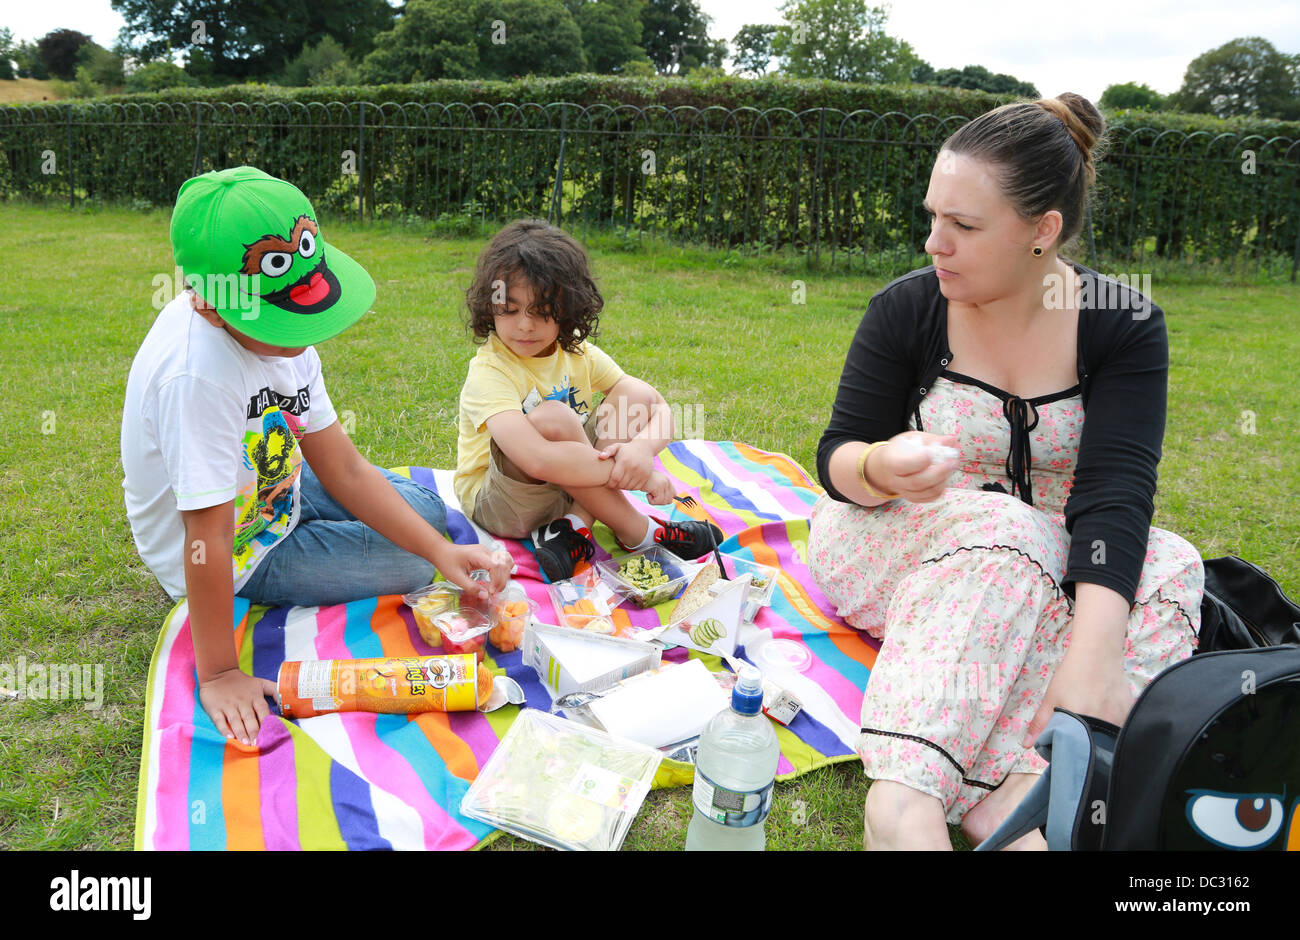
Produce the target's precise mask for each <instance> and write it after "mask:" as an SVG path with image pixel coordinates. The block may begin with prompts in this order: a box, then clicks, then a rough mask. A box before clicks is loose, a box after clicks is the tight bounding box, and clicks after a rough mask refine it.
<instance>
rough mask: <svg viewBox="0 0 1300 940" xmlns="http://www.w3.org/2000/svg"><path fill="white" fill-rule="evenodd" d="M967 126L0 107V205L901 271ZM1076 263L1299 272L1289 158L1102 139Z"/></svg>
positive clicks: (1295, 153)
mask: <svg viewBox="0 0 1300 940" xmlns="http://www.w3.org/2000/svg"><path fill="white" fill-rule="evenodd" d="M967 120H968V118H967V117H962V116H949V117H939V116H935V115H931V114H919V115H907V114H901V113H898V112H890V113H887V114H877V113H874V112H870V111H853V112H845V111H841V110H837V109H829V108H818V109H811V110H806V111H802V112H794V111H791V110H787V109H769V110H758V109H755V108H750V107H741V108H735V109H726V108H721V107H710V108H694V107H677V108H671V109H669V108H665V107H657V106H652V107H644V108H641V107H633V106H630V105H621V106H611V105H588V106H580V105H575V104H570V103H553V104H496V105H489V104H457V103H453V104H417V103H408V104H394V103H388V104H376V103H373V102H352V103H341V102H330V103H320V102H313V103H300V102H254V103H209V102H187V103H171V104H168V103H151V104H134V103H133V104H121V103H113V104H103V103H100V104H95V103H86V104H59V105H44V106H36V107H4V108H0V152H2V153H3V159H2V160H0V194H3V196H4V197H5V198H7V199H27V200H39V201H49V200H66V201H67V202H68V204H70V205H75V204H76V203H77V202H78V201H80V200H90V201H101V202H109V203H121V204H127V205H132V204H135V205H143V204H145V203H148V204H151V205H158V206H166V205H170V204H171V203H172V201H173V200H174V199H175V196H176V191H177V189H178V188H179V186H180V184H181V183H182V182H183V181H184V180H185V179H187V178H188V177H190V176H192V175H195V174H197V173H201V172H204V171H206V170H211V169H218V168H223V167H228V166H234V165H238V164H241V163H249V164H253V165H255V166H258V167H260V168H262V169H264V170H266V171H267V172H269V173H272V174H274V175H277V176H281V177H283V178H286V179H289V180H291V181H293V182H294V183H295V184H296V185H298V186H299V188H301V189H302V190H303V191H304V192H306V193H307V195H308V196H309V197H310V198H311V199H312V201H313V203H314V204H315V205H316V207H317V209H318V211H323V212H325V213H326V214H328V213H336V214H338V213H346V214H348V215H350V216H354V217H356V218H358V219H423V220H441V221H443V222H447V221H449V220H450V221H452V222H454V221H455V220H468V221H472V220H481V221H494V220H506V219H511V218H517V217H519V216H521V215H533V216H544V217H548V218H550V219H551V220H552V221H554V222H556V223H557V224H562V225H565V226H567V227H569V228H572V229H575V230H580V229H588V230H590V229H616V230H622V231H625V232H630V233H635V234H636V235H638V236H658V237H662V238H666V239H669V240H672V241H675V242H680V243H684V244H685V243H701V244H707V245H711V246H715V247H721V248H727V249H731V250H735V251H739V252H745V253H764V252H781V251H788V252H794V253H798V254H803V255H806V256H808V258H809V259H810V260H812V261H816V262H817V263H819V264H820V263H824V262H826V261H829V263H830V264H831V265H832V266H847V267H849V268H863V269H867V268H870V269H871V270H873V271H877V272H881V273H884V272H891V271H892V272H902V271H906V270H908V269H909V268H910V267H912V266H915V265H916V264H917V263H918V261H919V262H920V263H924V261H923V260H922V256H923V248H922V246H923V244H924V241H925V237H926V234H927V233H928V229H929V224H928V221H927V219H926V216H925V213H924V211H923V209H922V208H921V201H922V198H923V197H924V195H925V190H926V188H927V186H928V184H929V176H930V169H931V166H932V164H933V160H934V157H935V154H936V152H937V150H938V147H939V145H940V144H941V143H942V142H943V140H944V139H946V138H947V136H948V135H950V134H951V133H952V132H953V131H954V130H956V129H957V128H958V127H959V126H961V125H962V124H963V123H965V122H966V121H967ZM1081 240H1082V252H1081V253H1082V255H1083V257H1084V258H1085V259H1086V260H1088V261H1089V262H1091V263H1093V264H1094V265H1099V264H1103V263H1104V264H1109V265H1111V266H1112V268H1109V269H1108V270H1113V266H1115V265H1121V266H1123V268H1122V269H1123V270H1126V271H1127V270H1150V269H1151V268H1152V267H1159V266H1161V265H1185V266H1189V267H1192V268H1197V269H1204V270H1211V271H1214V270H1232V271H1235V272H1244V273H1261V272H1263V273H1267V274H1272V275H1276V274H1285V273H1287V272H1288V271H1289V273H1290V276H1291V279H1292V281H1294V280H1295V277H1296V270H1297V267H1298V266H1300V141H1297V140H1293V139H1290V138H1282V137H1272V138H1265V137H1263V136H1259V135H1249V136H1243V135H1238V134H1229V133H1221V134H1217V135H1215V134H1210V133H1206V132H1203V131H1201V132H1195V133H1186V132H1182V131H1172V130H1160V129H1155V128H1149V127H1138V128H1125V127H1120V128H1116V129H1112V132H1111V138H1110V152H1109V154H1108V155H1107V156H1106V158H1105V159H1104V160H1102V161H1101V163H1100V164H1099V168H1098V189H1097V193H1096V199H1095V200H1094V205H1093V208H1092V210H1091V213H1090V217H1089V219H1088V220H1087V224H1086V225H1085V231H1084V234H1083V235H1082V236H1081Z"/></svg>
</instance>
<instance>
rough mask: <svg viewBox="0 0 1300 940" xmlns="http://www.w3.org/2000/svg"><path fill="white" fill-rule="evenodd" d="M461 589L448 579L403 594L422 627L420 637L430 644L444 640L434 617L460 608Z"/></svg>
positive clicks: (416, 623)
mask: <svg viewBox="0 0 1300 940" xmlns="http://www.w3.org/2000/svg"><path fill="white" fill-rule="evenodd" d="M460 595H461V590H460V588H458V587H457V586H456V585H454V584H451V583H449V582H447V581H435V582H433V584H430V585H428V586H427V587H422V588H420V589H419V590H418V591H412V592H411V593H410V594H403V595H402V600H403V601H405V602H406V605H407V606H408V607H410V608H411V613H412V614H413V615H414V616H415V625H416V626H417V627H419V629H420V637H421V638H422V639H423V640H424V642H426V643H428V644H429V645H430V646H437V645H438V644H439V643H441V642H442V639H441V637H442V634H441V631H439V630H438V628H437V626H435V625H434V622H433V618H435V617H437V616H438V615H439V614H443V613H447V612H448V611H453V612H454V611H456V610H458V609H459V608H460Z"/></svg>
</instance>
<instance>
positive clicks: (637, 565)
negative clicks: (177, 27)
mask: <svg viewBox="0 0 1300 940" xmlns="http://www.w3.org/2000/svg"><path fill="white" fill-rule="evenodd" d="M685 564H686V563H685V562H684V561H682V560H681V559H680V558H678V557H677V556H676V555H674V554H673V553H672V552H670V551H668V549H666V548H663V547H661V546H659V545H655V546H652V547H651V548H647V549H644V550H642V551H639V552H632V554H630V555H623V556H622V557H620V558H609V559H606V560H604V561H598V562H596V568H597V569H598V570H599V571H600V576H601V577H602V578H604V579H605V582H606V583H607V584H608V585H609V586H610V587H612V588H613V589H614V592H615V593H616V594H618V596H619V597H623V598H627V599H629V600H631V601H632V602H633V603H634V604H636V605H637V606H638V607H654V606H655V605H656V604H662V603H663V602H664V601H667V600H672V599H673V598H674V597H676V596H677V595H678V594H680V593H681V592H682V591H683V590H684V589H685V587H686V583H687V582H688V581H689V580H690V575H689V573H688V572H687V571H686V570H685V568H684V565H685ZM655 565H657V566H658V568H659V572H660V575H661V576H663V577H666V578H667V579H668V580H667V581H664V582H663V583H660V584H655V585H645V584H638V583H636V581H634V580H628V579H629V577H635V575H636V571H637V569H645V568H647V567H648V568H650V570H651V571H653V570H654V569H653V566H655Z"/></svg>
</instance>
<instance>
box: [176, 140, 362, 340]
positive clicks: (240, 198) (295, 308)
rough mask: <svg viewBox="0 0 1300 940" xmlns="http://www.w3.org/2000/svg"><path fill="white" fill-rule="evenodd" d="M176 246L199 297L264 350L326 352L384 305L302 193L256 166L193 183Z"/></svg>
mask: <svg viewBox="0 0 1300 940" xmlns="http://www.w3.org/2000/svg"><path fill="white" fill-rule="evenodd" d="M171 238H172V252H173V254H174V256H175V258H176V264H177V265H178V266H179V267H180V269H181V271H182V272H183V273H184V277H185V280H186V282H187V283H188V284H189V285H190V286H191V287H192V288H194V290H195V293H197V294H198V295H199V297H201V298H202V299H203V300H204V302H205V303H207V304H208V305H209V306H211V307H214V308H216V311H217V313H218V314H220V316H221V318H222V319H223V320H225V321H226V322H227V323H229V324H230V325H231V326H232V327H234V328H235V329H236V330H238V331H239V332H241V333H243V334H245V335H247V336H251V337H252V338H253V339H255V340H258V341H259V342H263V343H269V344H271V345H273V346H290V347H295V346H310V345H312V344H313V343H319V342H321V341H323V340H326V339H329V338H330V337H331V336H334V335H335V334H337V333H340V332H342V331H343V330H345V329H347V328H348V327H349V326H351V325H352V324H353V323H355V322H356V321H357V320H359V319H361V317H362V316H363V315H364V314H365V312H366V311H367V310H369V309H370V306H371V304H373V303H374V301H375V282H374V281H373V280H371V278H370V275H369V274H367V273H366V272H365V269H364V268H362V267H361V265H359V264H357V263H356V262H355V261H353V260H352V259H351V258H349V257H348V256H347V255H345V254H344V253H343V252H341V251H339V250H338V249H337V248H335V247H334V246H333V245H328V244H326V242H325V239H324V238H323V237H322V236H321V233H320V227H319V226H318V224H317V222H316V213H315V212H314V211H313V210H312V207H311V203H310V202H308V201H307V197H306V196H304V195H303V194H302V191H301V190H299V189H298V187H296V186H294V185H293V184H292V183H286V182H285V181H284V180H280V179H276V178H275V177H273V176H269V175H267V174H266V173H263V172H262V171H261V170H259V169H257V168H255V167H251V166H238V167H234V168H233V169H229V170H217V171H214V172H212V173H204V174H203V175H202V176H196V177H194V178H192V179H189V180H186V181H185V183H184V185H182V186H181V189H180V193H179V194H178V195H177V197H176V207H175V208H174V209H173V210H172V228H171Z"/></svg>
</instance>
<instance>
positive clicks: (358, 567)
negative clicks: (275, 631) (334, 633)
mask: <svg viewBox="0 0 1300 940" xmlns="http://www.w3.org/2000/svg"><path fill="white" fill-rule="evenodd" d="M380 472H381V473H382V474H383V475H384V476H385V477H387V478H388V481H389V482H390V483H392V484H393V489H395V490H397V492H398V494H399V495H400V496H401V497H402V498H403V499H404V500H406V501H407V503H409V504H410V505H411V508H413V509H414V510H415V511H416V512H417V513H419V514H420V516H421V518H423V519H424V520H425V521H426V522H427V523H429V525H431V526H433V527H434V528H435V529H437V530H438V531H439V532H442V533H444V534H445V533H446V531H447V510H446V507H444V506H443V504H442V500H441V499H439V497H438V494H436V493H434V492H432V491H431V490H427V489H425V488H424V487H423V486H421V485H420V484H418V483H414V482H412V481H411V480H408V479H407V478H406V477H402V476H398V475H397V474H396V473H390V472H389V471H387V470H382V469H381V470H380ZM300 499H301V511H300V513H299V516H298V524H297V525H296V526H294V528H293V531H292V532H290V533H289V534H288V535H286V536H285V537H284V538H283V539H282V540H281V541H280V543H279V544H278V545H276V546H275V547H274V548H272V549H271V551H269V552H267V553H266V556H265V557H264V558H263V559H262V560H261V561H260V562H259V563H258V565H257V567H256V568H254V569H253V573H252V575H250V576H249V579H248V581H246V582H245V583H244V586H243V587H242V588H240V590H239V592H238V594H239V596H240V597H244V598H247V599H248V600H250V601H252V602H253V603H255V604H270V605H272V606H277V607H278V606H289V605H296V606H299V607H316V606H324V605H327V604H344V603H347V602H348V601H355V600H360V599H362V598H365V597H375V596H377V595H380V594H405V593H408V592H410V591H414V590H416V589H417V588H420V587H423V586H424V585H426V584H428V583H429V582H430V581H431V580H432V579H433V572H434V568H433V565H432V564H430V563H429V562H428V561H425V560H424V559H423V558H421V557H419V556H418V555H412V554H411V553H410V552H408V551H406V550H405V549H402V548H398V547H397V546H396V545H394V544H393V543H392V542H390V541H389V540H388V539H386V538H384V537H383V536H382V535H380V534H379V533H378V532H376V531H375V530H374V529H372V528H370V527H369V526H368V525H366V524H365V523H364V522H359V521H358V520H357V518H356V517H355V516H353V515H352V514H351V513H350V512H348V511H347V510H346V509H344V508H343V506H342V505H340V504H339V502H338V500H336V499H335V498H334V497H333V496H331V495H330V494H329V493H327V492H326V491H325V487H323V486H321V482H320V480H318V479H317V478H316V474H314V473H313V472H312V470H311V467H309V466H308V465H307V463H306V461H304V462H303V465H302V479H301V483H300Z"/></svg>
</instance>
